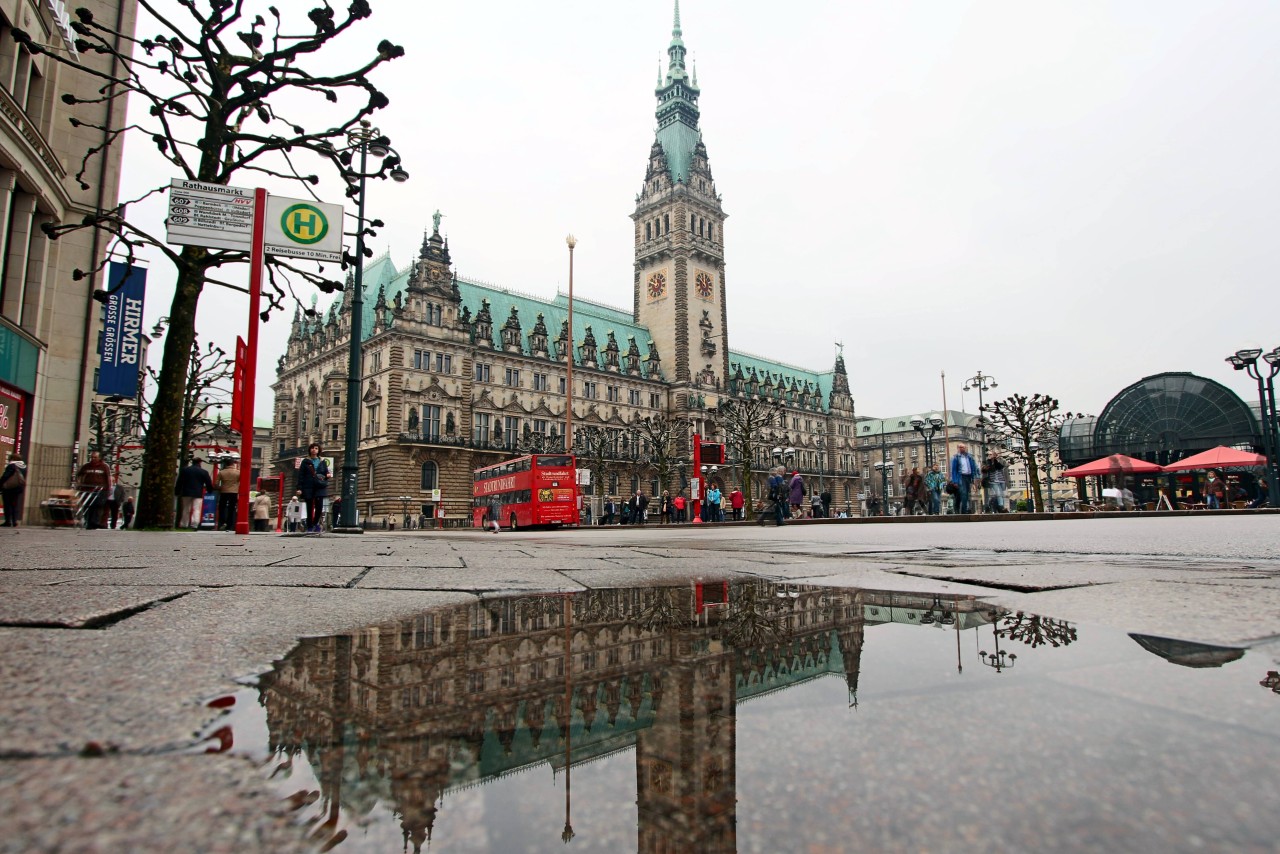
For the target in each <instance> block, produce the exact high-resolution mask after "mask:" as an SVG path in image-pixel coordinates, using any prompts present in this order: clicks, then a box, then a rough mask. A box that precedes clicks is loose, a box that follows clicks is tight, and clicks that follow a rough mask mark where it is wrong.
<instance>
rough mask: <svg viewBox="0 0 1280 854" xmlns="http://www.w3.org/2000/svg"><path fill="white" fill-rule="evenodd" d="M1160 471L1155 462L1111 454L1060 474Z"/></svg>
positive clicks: (1095, 474) (1082, 475) (1084, 475)
mask: <svg viewBox="0 0 1280 854" xmlns="http://www.w3.org/2000/svg"><path fill="white" fill-rule="evenodd" d="M1162 471H1164V469H1162V468H1161V467H1160V466H1159V465H1157V464H1156V463H1149V462H1147V461H1146V460H1140V459H1138V458H1136V457H1126V456H1125V455H1124V454H1112V455H1111V456H1109V457H1103V458H1102V459H1100V460H1094V461H1093V462H1091V463H1085V464H1084V465H1082V466H1076V467H1075V468H1070V469H1067V470H1066V471H1064V472H1063V473H1062V474H1063V476H1065V477H1095V476H1097V475H1103V474H1156V473H1159V472H1162Z"/></svg>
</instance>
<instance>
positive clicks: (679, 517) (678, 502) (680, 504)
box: [671, 489, 685, 522]
mask: <svg viewBox="0 0 1280 854" xmlns="http://www.w3.org/2000/svg"><path fill="white" fill-rule="evenodd" d="M671 505H672V506H673V507H675V510H676V521H677V522H683V521H684V507H685V500H684V490H683V489H682V490H680V491H679V492H677V493H676V497H675V498H673V499H671Z"/></svg>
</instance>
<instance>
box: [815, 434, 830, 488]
mask: <svg viewBox="0 0 1280 854" xmlns="http://www.w3.org/2000/svg"><path fill="white" fill-rule="evenodd" d="M816 447H817V449H818V495H819V496H821V495H822V493H824V492H826V490H825V489H823V485H822V474H823V470H824V469H825V468H826V465H825V462H826V459H827V439H826V437H825V436H819V437H818V441H817V444H816Z"/></svg>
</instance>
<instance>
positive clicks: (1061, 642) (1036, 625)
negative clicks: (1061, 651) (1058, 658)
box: [997, 611, 1076, 649]
mask: <svg viewBox="0 0 1280 854" xmlns="http://www.w3.org/2000/svg"><path fill="white" fill-rule="evenodd" d="M997 631H998V632H999V633H1000V634H1001V635H1003V636H1004V637H1006V638H1008V639H1009V640H1015V641H1021V642H1022V643H1025V644H1026V645H1027V646H1029V647H1031V648H1032V649H1035V648H1036V647H1038V646H1043V645H1044V644H1048V645H1049V646H1068V645H1070V644H1071V643H1072V642H1074V641H1075V640H1076V629H1075V627H1074V626H1072V625H1071V624H1070V623H1068V622H1066V621H1064V620H1054V619H1051V618H1049V617H1042V616H1040V615H1039V614H1026V613H1023V612H1022V611H1018V612H1017V613H1016V614H1014V613H1007V612H1006V613H1005V614H1004V615H1003V617H1002V619H1001V623H1000V627H999V628H998V629H997Z"/></svg>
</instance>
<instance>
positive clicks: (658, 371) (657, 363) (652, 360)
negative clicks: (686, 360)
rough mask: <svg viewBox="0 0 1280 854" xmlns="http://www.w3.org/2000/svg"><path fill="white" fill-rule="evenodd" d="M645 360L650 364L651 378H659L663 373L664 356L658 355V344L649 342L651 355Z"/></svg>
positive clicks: (649, 372)
mask: <svg viewBox="0 0 1280 854" xmlns="http://www.w3.org/2000/svg"><path fill="white" fill-rule="evenodd" d="M645 362H646V363H647V364H648V374H649V377H650V378H653V379H657V378H658V377H660V376H661V375H662V358H661V357H660V356H659V355H658V345H657V344H656V343H654V342H653V341H650V342H649V357H648V358H647V359H645Z"/></svg>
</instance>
